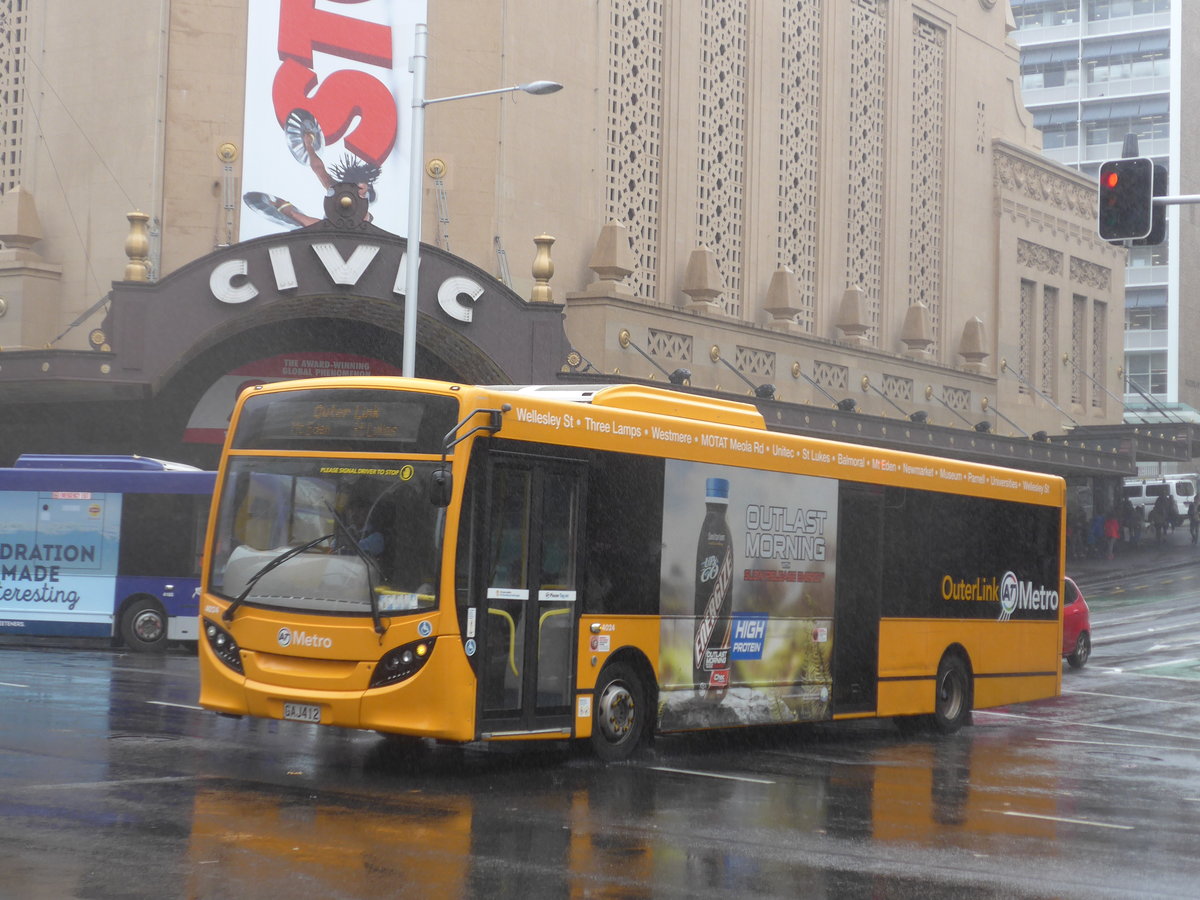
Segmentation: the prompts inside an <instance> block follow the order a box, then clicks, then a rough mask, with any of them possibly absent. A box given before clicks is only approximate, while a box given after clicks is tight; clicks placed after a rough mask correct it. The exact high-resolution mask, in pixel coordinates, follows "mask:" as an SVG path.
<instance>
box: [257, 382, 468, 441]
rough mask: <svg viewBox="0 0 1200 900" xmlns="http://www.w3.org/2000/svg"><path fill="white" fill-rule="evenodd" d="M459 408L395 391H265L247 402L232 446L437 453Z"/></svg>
mask: <svg viewBox="0 0 1200 900" xmlns="http://www.w3.org/2000/svg"><path fill="white" fill-rule="evenodd" d="M457 410H458V404H457V403H455V402H454V400H452V399H450V398H446V397H425V396H423V395H420V394H398V393H396V392H395V391H373V390H356V389H350V390H327V391H303V392H299V391H297V392H292V391H281V392H277V393H264V394H262V395H259V396H253V397H250V398H248V399H247V400H246V407H245V410H244V411H243V413H242V418H241V422H240V425H239V428H238V433H237V435H236V436H235V438H234V442H233V446H234V447H235V448H236V449H241V450H251V449H262V448H266V447H282V448H288V447H293V446H295V445H296V444H297V443H299V444H302V445H304V446H317V445H324V444H346V445H349V446H352V447H356V448H357V447H362V446H372V447H375V448H376V449H378V450H381V451H383V452H388V450H389V449H390V447H389V445H394V447H395V452H401V451H403V452H406V453H438V452H440V451H441V447H442V439H443V438H444V436H445V435H446V433H447V432H448V431H450V430H451V429H452V428H453V427H454V423H455V421H456V420H455V414H456V413H457Z"/></svg>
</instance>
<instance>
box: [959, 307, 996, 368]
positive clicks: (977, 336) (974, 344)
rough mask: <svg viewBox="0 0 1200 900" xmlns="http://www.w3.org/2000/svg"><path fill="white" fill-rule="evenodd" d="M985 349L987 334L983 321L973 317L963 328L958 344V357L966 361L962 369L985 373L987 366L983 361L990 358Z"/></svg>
mask: <svg viewBox="0 0 1200 900" xmlns="http://www.w3.org/2000/svg"><path fill="white" fill-rule="evenodd" d="M986 347H987V332H986V330H985V329H984V326H983V319H981V318H979V316H973V317H971V318H970V319H968V320H967V324H966V325H964V326H963V331H962V338H961V339H960V340H959V342H958V355H959V356H961V357H962V358H963V359H964V360H966V363H965V364H964V365H963V368H964V369H966V370H967V371H968V372H976V373H982V372H986V371H987V364H986V363H985V362H984V360H986V359H987V358H988V357H989V356H991V354H990V353H988V351H987V349H986Z"/></svg>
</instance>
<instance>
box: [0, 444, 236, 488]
mask: <svg viewBox="0 0 1200 900" xmlns="http://www.w3.org/2000/svg"><path fill="white" fill-rule="evenodd" d="M215 483H216V473H215V472H206V471H204V470H202V469H197V468H196V467H195V466H188V465H184V464H183V463H173V462H168V461H166V460H160V459H152V458H150V457H146V456H83V455H67V454H37V453H29V454H25V455H23V456H21V457H20V458H19V459H18V460H17V462H16V464H15V465H14V466H13V467H12V468H11V469H3V468H0V491H57V492H74V493H111V494H211V493H212V491H213V486H214V485H215Z"/></svg>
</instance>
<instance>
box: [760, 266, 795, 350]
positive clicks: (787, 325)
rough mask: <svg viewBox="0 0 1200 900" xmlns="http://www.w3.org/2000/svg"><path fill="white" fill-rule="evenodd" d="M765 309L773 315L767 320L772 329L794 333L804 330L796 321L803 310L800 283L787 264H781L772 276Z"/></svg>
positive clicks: (764, 305)
mask: <svg viewBox="0 0 1200 900" xmlns="http://www.w3.org/2000/svg"><path fill="white" fill-rule="evenodd" d="M763 309H764V310H765V311H766V312H767V313H769V314H770V316H771V320H770V321H769V322H767V327H768V328H770V329H771V330H773V331H786V332H789V333H793V334H799V333H800V332H801V331H802V330H803V329H801V327H800V326H799V324H797V322H796V316H798V315H800V313H802V312H803V310H802V309H801V308H800V283H799V282H798V281H797V280H796V273H795V272H793V271H792V270H791V269H789V268H788V267H787V266H780V267H779V268H778V269H776V270H775V273H774V274H773V275H772V276H771V283H770V285H768V286H767V298H766V301H765V302H764V303H763Z"/></svg>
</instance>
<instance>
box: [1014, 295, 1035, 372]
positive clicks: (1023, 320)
mask: <svg viewBox="0 0 1200 900" xmlns="http://www.w3.org/2000/svg"><path fill="white" fill-rule="evenodd" d="M1036 304H1037V285H1036V284H1035V283H1034V282H1032V281H1028V280H1026V279H1024V278H1022V279H1021V309H1020V319H1019V320H1018V323H1017V328H1018V334H1019V335H1020V341H1019V343H1018V347H1017V371H1018V372H1019V373H1020V375H1021V379H1020V380H1021V383H1020V385H1019V386H1018V387H1017V393H1020V394H1028V393H1029V385H1030V384H1032V383H1033V350H1034V340H1033V329H1034V307H1035V306H1036Z"/></svg>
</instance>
